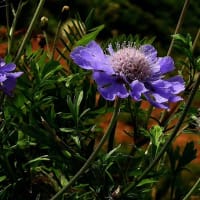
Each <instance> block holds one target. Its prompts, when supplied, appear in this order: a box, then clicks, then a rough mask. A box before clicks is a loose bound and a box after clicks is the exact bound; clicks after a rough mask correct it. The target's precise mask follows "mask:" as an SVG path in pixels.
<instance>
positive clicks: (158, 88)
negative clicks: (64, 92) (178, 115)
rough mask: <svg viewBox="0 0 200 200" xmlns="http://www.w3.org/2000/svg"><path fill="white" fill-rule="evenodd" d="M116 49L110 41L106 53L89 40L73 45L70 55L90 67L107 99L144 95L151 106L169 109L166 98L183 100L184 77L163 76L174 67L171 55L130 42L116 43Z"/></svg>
mask: <svg viewBox="0 0 200 200" xmlns="http://www.w3.org/2000/svg"><path fill="white" fill-rule="evenodd" d="M116 46H117V50H116V51H115V50H114V49H113V47H112V45H111V44H110V45H109V46H108V48H107V52H108V53H104V52H103V50H102V49H101V47H100V46H99V45H98V44H97V43H96V42H95V41H91V42H90V43H89V44H88V45H87V46H85V47H83V46H79V47H76V48H75V49H74V50H73V51H72V52H71V58H72V59H73V60H74V62H75V63H76V64H77V65H79V66H80V67H81V68H83V69H87V70H92V71H93V78H94V80H95V81H96V83H97V85H98V90H99V92H100V93H101V95H102V96H103V97H104V98H105V99H107V100H110V101H112V100H114V99H115V98H116V97H119V98H126V97H128V96H129V95H130V96H131V97H132V98H133V99H134V100H136V101H139V100H141V97H142V96H143V97H145V98H146V99H147V100H148V101H149V102H150V103H151V104H152V105H153V106H155V107H158V108H163V109H168V108H169V107H168V102H177V101H180V100H182V98H181V97H180V96H177V94H178V93H180V92H182V91H183V90H184V89H185V87H184V81H183V79H182V77H181V76H174V77H172V78H169V79H163V78H164V74H165V73H167V72H170V71H173V70H174V68H175V67H174V61H173V59H172V58H171V57H169V56H165V57H158V56H157V51H156V49H155V48H154V47H153V46H152V45H149V44H147V45H141V46H139V47H136V46H134V45H133V44H132V43H125V42H124V43H122V44H117V45H116Z"/></svg>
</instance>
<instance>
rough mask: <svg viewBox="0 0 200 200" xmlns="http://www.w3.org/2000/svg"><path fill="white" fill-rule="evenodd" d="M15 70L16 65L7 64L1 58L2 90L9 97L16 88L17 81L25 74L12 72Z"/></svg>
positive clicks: (0, 75) (0, 77) (0, 76)
mask: <svg viewBox="0 0 200 200" xmlns="http://www.w3.org/2000/svg"><path fill="white" fill-rule="evenodd" d="M15 68H16V65H15V64H14V63H9V64H6V63H5V61H4V60H3V59H2V58H0V90H3V91H4V92H5V93H6V94H7V95H9V96H11V95H12V91H13V89H14V88H15V86H16V79H17V78H18V77H19V76H21V75H22V74H23V72H12V71H13V70H14V69H15Z"/></svg>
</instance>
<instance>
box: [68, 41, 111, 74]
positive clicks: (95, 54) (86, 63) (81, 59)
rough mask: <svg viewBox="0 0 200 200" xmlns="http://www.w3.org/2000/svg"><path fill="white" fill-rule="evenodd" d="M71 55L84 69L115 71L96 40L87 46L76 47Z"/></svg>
mask: <svg viewBox="0 0 200 200" xmlns="http://www.w3.org/2000/svg"><path fill="white" fill-rule="evenodd" d="M70 56H71V58H72V59H73V60H74V62H75V63H76V64H77V65H79V66H80V67H82V68H83V69H89V70H99V71H105V72H107V73H110V74H112V73H113V72H114V71H113V69H112V67H111V65H110V64H109V60H108V57H107V56H106V55H105V54H104V53H103V50H102V49H101V47H100V46H99V45H98V44H97V43H96V42H94V41H92V42H90V43H89V44H88V45H87V46H85V47H83V46H80V47H77V48H75V49H74V50H73V51H72V52H71V54H70Z"/></svg>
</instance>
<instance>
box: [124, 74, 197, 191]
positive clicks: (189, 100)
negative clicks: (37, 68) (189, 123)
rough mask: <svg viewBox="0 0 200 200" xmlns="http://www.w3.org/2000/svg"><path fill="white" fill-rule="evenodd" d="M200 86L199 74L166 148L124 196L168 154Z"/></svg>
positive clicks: (163, 148)
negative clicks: (170, 145)
mask: <svg viewBox="0 0 200 200" xmlns="http://www.w3.org/2000/svg"><path fill="white" fill-rule="evenodd" d="M199 85H200V73H198V77H197V80H196V82H195V85H194V87H193V89H192V91H191V93H190V96H189V98H188V100H187V103H186V106H185V108H184V110H183V112H182V115H181V117H180V119H179V121H178V123H177V124H176V126H175V128H174V130H173V132H172V133H171V135H170V137H169V139H168V140H167V142H166V143H165V144H164V146H163V147H162V149H161V150H160V152H159V153H158V154H157V156H156V157H155V159H154V160H153V161H152V162H151V163H150V165H149V167H148V168H147V169H146V170H144V172H143V173H142V175H141V176H140V177H138V178H137V179H136V180H135V181H134V182H132V183H131V184H130V185H129V186H128V187H127V188H125V189H124V190H123V192H122V193H123V194H126V193H127V192H128V191H130V190H131V189H132V188H133V187H135V186H136V185H137V184H138V183H139V182H140V181H141V180H142V179H143V178H144V177H145V176H146V175H147V174H148V173H149V172H150V171H151V170H152V169H153V167H154V166H155V165H156V164H157V163H158V161H159V160H160V159H161V157H162V156H163V155H164V153H165V152H166V150H167V148H168V147H169V144H170V143H171V142H172V140H173V139H174V138H175V136H176V135H177V133H178V131H179V129H180V127H181V125H182V123H183V121H184V119H185V117H186V115H187V112H188V110H189V108H190V106H191V103H192V100H193V99H194V97H195V94H196V92H197V91H198V88H199Z"/></svg>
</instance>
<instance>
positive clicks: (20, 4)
mask: <svg viewBox="0 0 200 200" xmlns="http://www.w3.org/2000/svg"><path fill="white" fill-rule="evenodd" d="M26 3H27V2H22V1H20V2H19V5H18V8H17V11H16V13H14V19H13V22H12V26H11V27H10V30H9V32H8V54H10V52H11V49H12V43H13V36H14V31H15V27H16V24H17V20H18V18H19V15H20V13H21V11H22V8H23V6H24V5H25V4H26Z"/></svg>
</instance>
